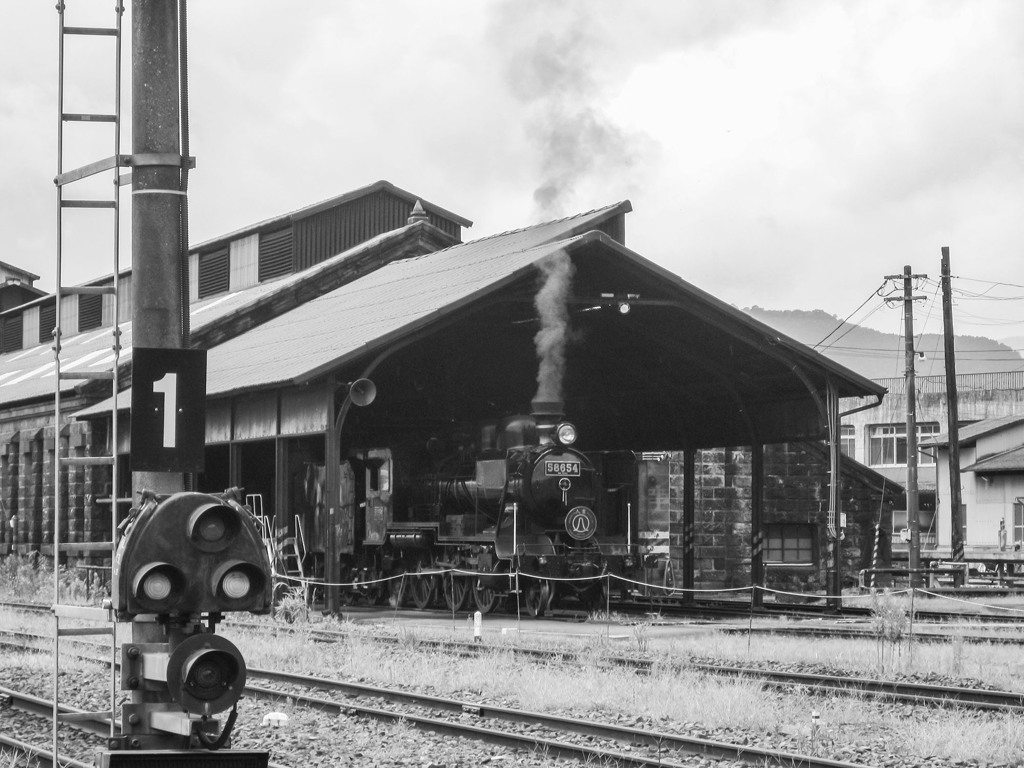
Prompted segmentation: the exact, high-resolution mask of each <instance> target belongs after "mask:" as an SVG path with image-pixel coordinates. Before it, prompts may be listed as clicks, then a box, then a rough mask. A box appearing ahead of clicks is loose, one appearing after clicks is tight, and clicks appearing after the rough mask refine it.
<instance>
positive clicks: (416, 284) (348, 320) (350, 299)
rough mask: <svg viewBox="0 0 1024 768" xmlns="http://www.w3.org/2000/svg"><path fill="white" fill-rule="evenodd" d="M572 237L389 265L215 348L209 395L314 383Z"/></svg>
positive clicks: (482, 291)
mask: <svg viewBox="0 0 1024 768" xmlns="http://www.w3.org/2000/svg"><path fill="white" fill-rule="evenodd" d="M496 242H497V241H494V242H491V243H488V245H495V244H496ZM569 242H571V241H569V240H566V241H556V242H554V243H548V244H544V245H541V246H537V247H534V248H528V249H525V250H510V249H506V248H500V247H494V248H488V247H485V248H479V249H475V252H474V253H473V254H472V255H473V258H469V254H467V253H466V252H465V251H464V250H463V249H461V248H459V247H454V248H449V249H447V250H444V251H439V252H437V253H431V254H427V255H425V256H420V257H419V258H415V259H406V260H404V261H398V262H392V263H391V264H386V265H385V266H383V267H381V268H380V269H378V270H376V271H375V272H372V273H370V274H369V275H367V276H366V277H363V278H361V279H360V280H356V281H355V282H352V283H349V284H348V285H344V286H342V287H341V288H338V289H336V290H334V291H331V292H330V293H328V294H326V295H324V296H320V297H318V298H316V299H313V300H312V301H309V302H307V303H305V304H303V305H301V306H299V307H296V308H295V309H293V310H292V311H290V312H288V313H286V314H284V315H281V316H280V317H276V318H273V319H272V320H269V321H267V322H266V323H264V324H263V325H261V326H260V327H259V328H258V329H256V330H255V331H253V332H251V333H246V334H243V335H241V336H237V337H235V338H234V339H230V340H228V341H226V342H224V343H223V344H221V345H219V346H217V347H215V348H214V349H212V350H210V357H209V360H208V363H207V365H208V367H207V392H208V393H209V394H211V395H217V394H226V393H229V392H235V391H241V390H246V389H257V388H263V387H268V386H271V385H275V384H283V383H301V382H303V381H308V380H310V379H312V378H315V377H316V376H318V375H321V374H322V373H325V372H327V371H328V370H330V369H331V368H334V367H337V366H339V365H342V364H344V363H345V361H346V359H349V358H351V357H352V356H354V355H357V354H359V353H361V352H363V351H365V350H366V349H368V348H369V347H370V346H371V345H372V346H383V345H385V344H387V343H388V342H389V341H393V340H394V339H395V338H396V337H398V336H400V335H403V334H405V333H409V332H412V331H414V330H416V329H418V328H420V327H422V326H424V325H426V324H428V323H429V322H430V321H431V320H434V319H436V318H439V317H441V316H443V315H445V314H447V313H450V312H453V311H455V310H456V309H458V308H460V307H462V306H464V305H465V304H466V303H467V302H469V301H471V300H472V299H474V298H478V297H480V296H483V295H485V294H486V293H488V292H490V291H493V290H495V289H496V288H498V287H500V286H501V285H503V284H505V283H507V282H509V281H510V280H513V279H515V278H516V277H517V276H518V275H520V274H521V273H522V272H523V271H524V270H526V269H529V268H531V267H532V266H533V265H534V264H536V263H537V262H539V261H541V260H543V259H544V258H545V257H546V256H548V255H550V254H552V253H554V252H556V251H558V250H559V249H561V248H562V247H564V246H566V245H567V244H568V243H569Z"/></svg>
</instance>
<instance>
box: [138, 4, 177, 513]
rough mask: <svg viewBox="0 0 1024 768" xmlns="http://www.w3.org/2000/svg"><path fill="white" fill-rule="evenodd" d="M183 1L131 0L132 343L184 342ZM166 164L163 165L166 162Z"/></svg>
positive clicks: (152, 481)
mask: <svg viewBox="0 0 1024 768" xmlns="http://www.w3.org/2000/svg"><path fill="white" fill-rule="evenodd" d="M178 77H179V72H178V2H177V0H132V157H133V167H132V344H133V346H136V347H153V348H159V349H180V348H181V344H182V342H181V307H182V296H181V290H180V284H181V280H180V263H179V260H180V257H181V195H182V192H181V190H180V174H181V159H180V158H181V144H180V133H181V131H180V122H181V119H180V112H179V105H178V88H179V83H178ZM161 163H165V164H161ZM132 486H133V488H134V489H135V490H140V489H142V488H146V489H148V490H152V491H156V492H158V493H173V492H176V491H180V490H183V488H184V479H183V476H182V475H181V473H173V472H135V473H133V475H132Z"/></svg>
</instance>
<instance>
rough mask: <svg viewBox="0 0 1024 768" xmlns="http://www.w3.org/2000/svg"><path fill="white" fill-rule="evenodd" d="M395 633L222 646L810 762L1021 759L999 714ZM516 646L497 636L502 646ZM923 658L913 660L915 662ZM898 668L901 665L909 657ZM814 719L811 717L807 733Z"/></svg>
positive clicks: (865, 652)
mask: <svg viewBox="0 0 1024 768" xmlns="http://www.w3.org/2000/svg"><path fill="white" fill-rule="evenodd" d="M401 631H402V638H401V643H400V644H399V646H398V647H397V648H396V647H395V646H393V645H385V644H383V643H380V642H378V641H377V640H376V639H375V637H376V635H378V634H381V633H392V632H397V630H393V629H392V627H390V626H385V625H382V626H377V627H372V628H364V627H359V628H357V627H355V626H352V627H350V633H349V634H348V635H347V639H346V640H345V641H343V642H340V643H338V644H334V645H330V644H323V643H311V642H306V641H305V640H304V639H303V637H302V634H301V632H300V634H299V635H296V636H295V637H294V638H292V639H283V638H282V640H281V641H280V642H274V643H267V642H266V639H265V637H263V636H258V635H256V634H255V633H246V632H238V633H235V632H234V631H232V639H233V640H234V641H235V642H236V643H238V645H239V647H240V648H242V650H243V652H244V653H245V655H246V659H247V661H248V662H249V663H250V664H251V665H252V666H257V667H258V666H268V667H274V668H286V669H293V670H295V671H302V672H306V673H311V674H318V675H324V674H329V675H330V676H332V677H338V678H343V679H355V680H359V681H361V682H365V683H368V684H371V685H381V686H391V685H402V686H408V687H411V688H413V689H416V690H423V691H430V692H433V693H436V694H438V695H443V696H450V697H453V698H462V699H467V700H473V699H482V698H486V699H487V700H489V701H500V702H502V703H505V704H507V705H509V706H516V707H521V708H523V709H527V710H534V711H573V712H581V711H588V712H592V713H594V714H595V716H598V717H601V718H603V719H608V720H612V721H617V722H626V723H631V722H641V723H643V724H645V725H647V726H648V727H652V728H654V729H659V728H662V727H665V726H667V724H669V723H684V724H689V726H690V727H691V728H698V729H699V728H701V727H705V728H739V729H742V730H744V731H748V732H751V733H764V734H773V733H777V734H785V735H787V736H789V737H791V738H794V739H797V740H798V741H800V743H802V745H803V747H804V748H805V749H806V751H808V752H815V751H825V750H830V749H835V748H837V747H842V746H843V745H846V744H851V743H861V744H862V743H866V742H870V743H885V744H887V745H888V747H889V748H891V749H892V750H893V751H896V752H901V753H905V754H913V755H921V756H929V755H934V756H936V757H937V758H939V759H941V760H943V761H947V760H948V761H958V760H964V761H966V760H971V759H983V760H985V761H988V762H989V763H995V764H998V763H1005V764H1008V765H1015V764H1019V763H1020V762H1021V761H1022V760H1024V723H1022V722H1020V721H1019V718H1016V717H1013V716H1009V715H977V714H973V713H966V712H958V711H944V710H938V711H934V712H932V713H930V715H929V717H928V719H927V722H922V720H921V719H920V717H916V716H910V715H908V716H907V717H906V718H904V717H900V716H898V715H896V716H894V715H893V711H892V709H890V708H886V709H884V710H883V709H880V708H879V707H878V706H877V705H876V704H874V703H872V702H870V701H868V702H863V701H860V700H857V699H855V698H848V697H829V696H823V697H815V698H808V697H806V696H804V695H800V694H791V693H779V692H774V691H769V690H762V688H761V687H760V685H758V684H757V683H756V682H753V681H748V680H733V679H723V678H718V677H709V676H705V675H702V674H700V673H698V672H697V671H695V670H693V669H692V668H687V667H685V666H682V667H680V666H679V665H678V663H672V664H667V663H660V664H658V665H657V667H656V670H655V672H654V674H651V675H636V674H634V673H632V672H629V671H627V670H625V669H622V668H619V667H615V666H613V665H609V664H606V663H604V662H603V659H604V658H605V656H606V655H607V653H608V650H609V649H608V648H607V646H606V645H605V644H603V643H602V642H601V641H600V638H594V637H592V638H590V641H589V642H590V643H591V645H589V646H587V645H586V642H587V641H583V640H580V639H573V640H571V641H566V640H565V639H564V638H563V639H562V640H561V641H560V642H559V646H560V648H561V649H562V650H566V646H567V645H574V644H575V645H579V646H580V647H581V648H583V649H584V650H583V651H582V653H581V662H580V663H581V664H582V669H581V668H580V666H579V665H575V666H574V665H563V664H537V663H524V662H522V661H521V660H520V659H518V658H516V657H515V656H514V655H513V654H512V653H510V652H508V651H507V650H501V649H498V650H496V651H494V652H492V653H488V654H486V655H483V656H480V657H476V658H458V657H455V656H452V655H450V654H447V653H444V652H438V651H434V650H430V649H428V648H427V647H426V646H425V645H422V644H420V643H418V642H417V640H416V637H415V636H416V631H415V630H410V629H408V628H404V629H403V630H401ZM431 634H432V636H436V633H431ZM462 639H465V638H464V637H463V638H462ZM488 639H490V638H488ZM524 640H525V638H524V637H514V638H513V639H511V640H510V638H509V637H506V638H504V641H505V642H506V643H511V642H524ZM930 648H932V647H931V646H930ZM714 650H715V656H716V657H718V658H730V657H731V658H735V659H737V660H739V661H744V660H752V659H755V658H756V659H759V660H762V661H772V660H780V659H781V660H786V661H813V660H817V661H820V662H822V663H826V664H829V665H831V666H833V667H837V668H840V667H841V668H844V669H847V670H849V672H850V673H851V674H855V673H856V672H857V671H858V670H859V669H860V670H864V669H865V667H864V666H859V665H863V664H867V665H868V666H867V669H870V668H871V666H872V665H873V664H874V663H875V659H876V651H875V648H874V644H873V643H871V642H864V641H861V642H850V641H843V640H836V641H821V640H815V641H794V640H792V639H788V640H787V639H782V638H769V637H764V638H760V637H759V638H757V639H755V642H754V643H753V644H752V645H751V648H750V650H749V652H748V649H747V641H746V639H745V638H735V637H728V636H727V637H718V636H717V635H716V636H715V639H714ZM932 651H938V654H935V653H932ZM616 652H618V650H616ZM691 653H692V654H697V655H701V656H706V655H708V637H707V636H705V637H703V638H695V639H693V640H692V641H688V642H685V643H676V644H674V645H673V647H672V648H670V649H667V650H665V651H662V652H660V655H659V656H658V658H660V659H663V660H665V661H668V660H669V659H671V660H673V662H678V660H679V659H681V658H684V657H685V656H686V655H688V654H691ZM961 653H963V654H964V656H965V657H966V658H965V659H962V660H961V661H960V662H959V663H960V664H961V665H963V666H967V667H971V666H974V665H977V666H978V667H979V668H986V669H994V668H995V667H996V665H998V666H999V668H1001V669H1002V670H1004V671H1005V670H1009V669H1015V670H1016V673H1015V674H1016V683H1017V684H1018V686H1019V685H1020V680H1021V675H1020V669H1019V664H1017V662H1015V661H1014V660H1013V656H1014V655H1015V651H1013V650H1012V649H1010V648H1003V647H994V646H988V647H976V646H973V645H967V646H964V647H963V648H962V649H961ZM949 654H950V651H949V649H948V648H946V647H944V646H938V647H935V648H932V650H930V651H929V655H928V656H927V658H928V659H929V660H930V662H929V663H930V664H935V663H936V662H938V663H939V664H946V663H948V662H949ZM924 657H925V654H923V653H919V654H918V659H919V660H920V659H922V658H924ZM899 658H900V659H903V660H906V659H907V655H904V656H902V657H899ZM915 663H917V662H915ZM325 670H330V672H329V673H325ZM1004 682H1005V680H1004ZM812 710H815V711H817V712H818V713H819V715H820V719H819V721H818V722H817V725H816V727H813V728H812V725H811V723H812V721H811V712H812Z"/></svg>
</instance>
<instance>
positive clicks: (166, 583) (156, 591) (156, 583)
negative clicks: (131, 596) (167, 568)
mask: <svg viewBox="0 0 1024 768" xmlns="http://www.w3.org/2000/svg"><path fill="white" fill-rule="evenodd" d="M171 589H172V584H171V579H170V577H169V576H168V575H167V574H166V573H164V572H163V571H154V572H153V573H151V574H149V575H148V576H146V578H145V579H144V580H143V582H142V593H143V594H144V595H145V596H146V597H148V598H149V599H150V600H154V601H162V600H166V599H167V598H168V597H170V595H171Z"/></svg>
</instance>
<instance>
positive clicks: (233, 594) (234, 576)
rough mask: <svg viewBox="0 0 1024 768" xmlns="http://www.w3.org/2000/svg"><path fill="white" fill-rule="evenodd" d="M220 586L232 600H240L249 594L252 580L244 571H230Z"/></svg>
mask: <svg viewBox="0 0 1024 768" xmlns="http://www.w3.org/2000/svg"><path fill="white" fill-rule="evenodd" d="M220 588H221V589H222V590H223V591H224V594H225V595H226V596H227V597H230V598H231V599H232V600H240V599H241V598H243V597H245V596H246V595H248V594H249V590H250V589H251V588H252V582H250V581H249V576H248V575H247V574H246V573H245V572H244V571H239V570H234V571H228V572H227V573H226V574H224V578H223V579H222V580H221V582H220Z"/></svg>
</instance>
